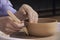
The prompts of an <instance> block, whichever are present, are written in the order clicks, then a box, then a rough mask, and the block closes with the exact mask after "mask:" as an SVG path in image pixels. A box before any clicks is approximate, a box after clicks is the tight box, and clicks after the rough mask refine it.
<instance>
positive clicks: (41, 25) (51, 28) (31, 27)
mask: <svg viewBox="0 0 60 40" xmlns="http://www.w3.org/2000/svg"><path fill="white" fill-rule="evenodd" d="M56 29H57V20H55V19H51V18H39V20H38V23H29V22H27V30H28V33H29V34H30V35H33V36H49V35H53V34H55V33H56Z"/></svg>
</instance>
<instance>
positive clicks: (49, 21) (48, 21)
mask: <svg viewBox="0 0 60 40" xmlns="http://www.w3.org/2000/svg"><path fill="white" fill-rule="evenodd" d="M56 21H57V20H56V19H51V18H39V19H38V23H51V22H56Z"/></svg>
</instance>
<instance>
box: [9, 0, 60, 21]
mask: <svg viewBox="0 0 60 40" xmlns="http://www.w3.org/2000/svg"><path fill="white" fill-rule="evenodd" d="M10 1H11V3H12V4H13V7H14V8H15V9H16V10H18V9H19V7H21V5H22V4H24V3H25V4H29V5H30V6H31V7H32V8H33V9H34V10H35V11H37V12H38V14H39V17H51V18H56V19H58V20H60V0H10Z"/></svg>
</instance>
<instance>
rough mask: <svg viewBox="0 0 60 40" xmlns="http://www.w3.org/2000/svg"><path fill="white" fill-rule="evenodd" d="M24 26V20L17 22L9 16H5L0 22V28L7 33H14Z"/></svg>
mask: <svg viewBox="0 0 60 40" xmlns="http://www.w3.org/2000/svg"><path fill="white" fill-rule="evenodd" d="M23 26H24V22H22V23H16V22H14V21H12V20H10V19H9V18H3V19H1V22H0V30H1V31H3V32H4V33H6V34H12V33H14V32H16V31H19V30H20V29H21V28H22V27H23Z"/></svg>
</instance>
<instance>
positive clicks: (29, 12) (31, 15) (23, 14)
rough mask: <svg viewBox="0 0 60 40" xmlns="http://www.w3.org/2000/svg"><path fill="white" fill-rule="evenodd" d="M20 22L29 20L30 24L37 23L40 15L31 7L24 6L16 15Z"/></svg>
mask: <svg viewBox="0 0 60 40" xmlns="http://www.w3.org/2000/svg"><path fill="white" fill-rule="evenodd" d="M15 15H16V16H17V17H18V18H19V19H20V20H25V19H26V18H28V19H29V22H30V23H37V21H38V14H37V12H36V11H34V10H33V9H32V8H31V7H30V6H29V5H27V4H23V5H22V6H21V7H20V9H19V11H18V12H17V13H16V14H15Z"/></svg>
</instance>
